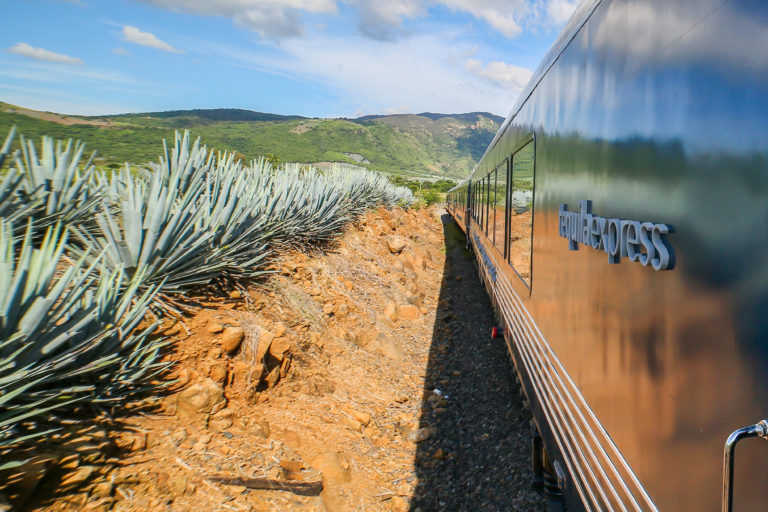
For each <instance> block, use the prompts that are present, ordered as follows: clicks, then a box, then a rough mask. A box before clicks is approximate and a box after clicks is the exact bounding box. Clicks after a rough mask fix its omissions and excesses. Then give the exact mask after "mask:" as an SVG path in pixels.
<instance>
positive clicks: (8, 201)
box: [0, 127, 40, 221]
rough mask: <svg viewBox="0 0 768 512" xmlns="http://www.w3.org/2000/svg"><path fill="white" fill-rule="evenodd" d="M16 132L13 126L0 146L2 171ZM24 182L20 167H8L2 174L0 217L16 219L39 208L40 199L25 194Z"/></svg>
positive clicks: (0, 178) (0, 182)
mask: <svg viewBox="0 0 768 512" xmlns="http://www.w3.org/2000/svg"><path fill="white" fill-rule="evenodd" d="M15 134H16V128H15V127H14V128H11V131H10V133H8V136H7V137H6V139H5V143H4V144H3V146H2V148H0V171H2V169H3V164H4V163H5V160H6V158H7V157H8V155H9V153H10V150H11V143H12V142H13V137H14V135H15ZM23 184H24V174H23V173H22V172H21V171H20V170H19V169H16V168H11V169H7V170H6V171H5V173H4V174H3V175H2V176H0V218H4V219H6V220H8V221H15V220H18V219H21V218H23V217H26V216H29V215H30V213H32V212H34V211H35V210H37V209H39V204H40V200H39V199H38V198H36V197H29V196H27V195H26V194H24V193H23V191H22V187H23Z"/></svg>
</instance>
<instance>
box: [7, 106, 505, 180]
mask: <svg viewBox="0 0 768 512" xmlns="http://www.w3.org/2000/svg"><path fill="white" fill-rule="evenodd" d="M502 121H503V119H502V118H501V117H499V116H495V115H493V114H489V113H485V112H471V113H467V114H436V113H426V112H425V113H422V114H396V115H380V116H364V117H361V118H358V119H316V118H307V117H302V116H284V115H278V114H269V113H263V112H254V111H250V110H242V109H209V110H204V109H194V110H173V111H167V112H146V113H136V114H120V115H111V116H94V117H84V116H66V115H61V114H55V113H51V112H39V111H35V110H30V109H24V108H22V107H16V106H14V105H9V104H5V103H0V138H2V137H3V134H4V133H5V132H7V131H8V130H9V129H10V127H11V126H12V125H17V127H18V129H19V131H20V132H21V133H23V134H24V135H26V136H27V137H34V138H37V137H39V136H41V135H51V136H53V137H55V138H76V139H80V140H82V141H84V142H85V143H86V144H87V146H86V147H87V148H88V149H89V150H94V149H95V150H97V152H98V159H97V162H99V163H101V164H102V165H107V166H117V165H118V164H121V163H123V162H130V163H142V162H146V161H149V160H154V159H155V158H157V156H158V155H159V154H160V152H161V151H162V139H163V138H166V139H168V138H171V137H173V131H174V130H176V129H189V130H190V131H191V132H192V133H193V134H194V135H198V136H200V137H201V138H202V141H203V142H204V143H205V144H207V145H208V146H209V147H212V148H216V149H221V150H223V149H227V150H234V151H237V153H238V156H239V157H241V158H244V159H246V160H248V159H252V158H256V157H258V156H265V155H269V157H270V158H272V159H273V160H278V161H282V162H302V163H324V164H326V163H327V162H343V163H348V164H354V165H362V166H365V167H367V168H370V169H374V170H378V171H382V172H386V173H389V174H396V175H404V176H412V177H421V178H441V177H449V178H463V177H465V176H467V175H468V174H469V172H470V171H471V170H472V167H473V166H474V165H475V163H476V162H477V160H478V159H479V158H480V157H481V156H482V155H483V152H484V151H485V148H486V147H487V146H488V144H489V143H490V141H491V140H492V139H493V136H494V135H495V133H496V131H497V130H498V128H499V126H500V125H501V122H502Z"/></svg>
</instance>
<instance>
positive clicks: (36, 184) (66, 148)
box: [7, 131, 101, 226]
mask: <svg viewBox="0 0 768 512" xmlns="http://www.w3.org/2000/svg"><path fill="white" fill-rule="evenodd" d="M12 135H13V131H12V132H11V134H10V135H9V139H10V138H11V137H12ZM20 139H21V140H20V143H21V151H20V152H16V153H15V154H14V155H13V158H12V160H13V164H12V165H14V166H15V167H12V168H11V170H10V171H11V172H12V173H17V172H20V173H21V174H22V175H23V177H24V179H23V180H22V190H23V192H24V194H25V195H26V198H27V201H29V202H30V203H31V204H30V205H29V206H32V208H31V214H32V215H33V216H34V218H35V219H37V224H38V225H39V226H47V225H52V224H55V223H56V222H63V223H65V224H81V225H83V224H88V223H89V222H90V219H91V217H92V214H93V211H94V208H95V207H96V205H97V204H98V202H99V200H100V196H101V194H100V192H99V190H98V189H97V188H95V187H93V186H92V183H91V179H92V176H93V174H94V171H95V167H94V166H93V165H92V161H93V157H94V156H95V153H93V154H92V155H91V157H90V158H89V159H88V160H87V161H86V162H85V163H83V162H82V156H83V151H84V150H85V145H84V144H82V143H80V142H73V141H72V139H70V140H68V141H67V142H66V143H64V142H63V141H54V140H53V138H51V137H47V136H46V137H43V140H42V146H41V149H42V153H41V156H38V153H37V150H36V149H35V145H34V143H33V142H32V141H31V140H28V139H25V138H24V137H23V136H21V137H20ZM7 143H8V142H7Z"/></svg>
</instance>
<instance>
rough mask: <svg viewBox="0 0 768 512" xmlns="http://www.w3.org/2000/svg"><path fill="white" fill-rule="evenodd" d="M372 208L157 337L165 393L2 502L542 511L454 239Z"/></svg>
mask: <svg viewBox="0 0 768 512" xmlns="http://www.w3.org/2000/svg"><path fill="white" fill-rule="evenodd" d="M446 221H447V216H445V215H443V216H440V212H435V211H429V210H421V211H409V212H403V211H386V210H380V211H377V212H372V213H370V214H368V215H367V216H365V217H364V218H362V219H360V220H359V221H358V222H357V223H355V224H354V225H353V226H350V227H349V229H348V230H347V232H346V233H345V234H344V235H343V236H342V237H341V238H340V239H339V240H337V241H336V242H334V243H333V244H332V245H330V246H329V247H326V248H325V249H324V251H322V252H321V251H317V252H315V253H311V254H307V253H302V252H296V251H292V252H288V253H286V255H285V256H283V257H282V258H281V259H280V260H279V261H278V262H277V263H276V264H275V268H274V270H275V272H274V273H273V274H272V275H271V276H269V278H267V279H265V280H263V281H262V282H261V283H259V284H257V285H254V286H253V287H252V288H251V289H249V290H243V291H235V292H232V293H231V294H230V297H229V299H228V300H221V299H216V298H212V297H200V298H199V307H198V308H196V310H195V311H194V313H193V314H191V315H190V317H189V318H187V319H185V321H184V322H177V323H175V324H173V325H170V324H169V325H166V326H165V333H166V334H167V335H168V336H170V341H171V344H170V350H169V354H168V356H167V357H168V358H169V359H170V360H172V361H175V362H176V364H175V366H174V369H173V371H172V372H171V374H170V375H169V376H168V380H167V382H168V385H169V387H168V389H167V391H166V393H165V394H164V395H163V396H159V397H155V398H152V399H146V400H144V401H142V402H141V403H137V404H136V408H135V409H133V410H131V411H130V414H127V415H124V416H122V417H111V416H109V415H108V414H107V413H106V411H104V413H103V414H102V416H100V417H99V418H98V419H97V420H96V421H92V422H87V423H86V422H83V423H73V425H72V428H71V430H66V431H64V432H58V433H56V434H53V435H51V437H50V439H49V441H48V442H46V443H44V444H43V446H40V447H37V448H36V449H35V451H34V452H32V453H29V454H28V455H29V457H30V460H29V461H28V462H27V463H26V464H25V465H24V466H23V467H22V468H20V469H18V470H15V471H14V472H12V473H5V474H2V475H0V476H1V477H2V478H0V511H2V510H30V511H32V510H51V511H70V510H90V511H109V510H114V511H123V512H129V511H143V510H151V511H187V510H235V511H268V510H269V511H278V510H279V511H283V510H285V511H291V510H302V511H309V510H317V511H322V510H327V511H347V510H349V511H354V510H368V511H378V510H393V511H406V510H410V511H414V512H416V511H419V510H421V511H423V512H427V511H432V510H484V511H485V510H525V511H528V510H544V502H543V500H542V499H541V498H540V497H539V496H538V495H537V494H536V493H534V492H533V491H531V490H530V474H529V470H528V468H529V466H530V463H529V460H530V455H529V450H530V448H529V447H530V427H529V416H528V414H527V413H526V412H525V411H524V410H523V408H522V405H521V398H519V394H518V387H517V386H516V384H515V381H514V371H513V369H512V365H511V363H510V362H509V358H508V356H507V353H506V348H505V346H504V342H503V340H501V339H496V340H492V339H490V330H491V327H492V326H493V325H494V320H493V315H492V310H491V307H490V304H489V302H488V298H487V296H486V294H485V291H484V290H483V289H482V287H481V285H480V282H479V279H478V277H477V273H476V271H475V268H474V262H473V261H472V260H471V258H470V257H469V254H468V253H467V252H466V251H464V249H463V245H464V242H463V236H462V235H461V233H460V232H459V231H458V230H457V228H455V226H453V225H451V224H450V223H447V224H446Z"/></svg>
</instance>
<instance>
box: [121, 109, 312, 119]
mask: <svg viewBox="0 0 768 512" xmlns="http://www.w3.org/2000/svg"><path fill="white" fill-rule="evenodd" d="M135 116H143V117H154V118H158V119H172V118H176V117H186V118H198V119H207V120H208V121H293V120H296V119H307V118H306V117H302V116H281V115H279V114H266V113H264V112H255V111H253V110H243V109H240V108H212V109H199V108H196V109H193V110H167V111H165V112H146V113H143V114H120V115H116V116H109V117H112V118H115V119H118V118H121V117H135Z"/></svg>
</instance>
